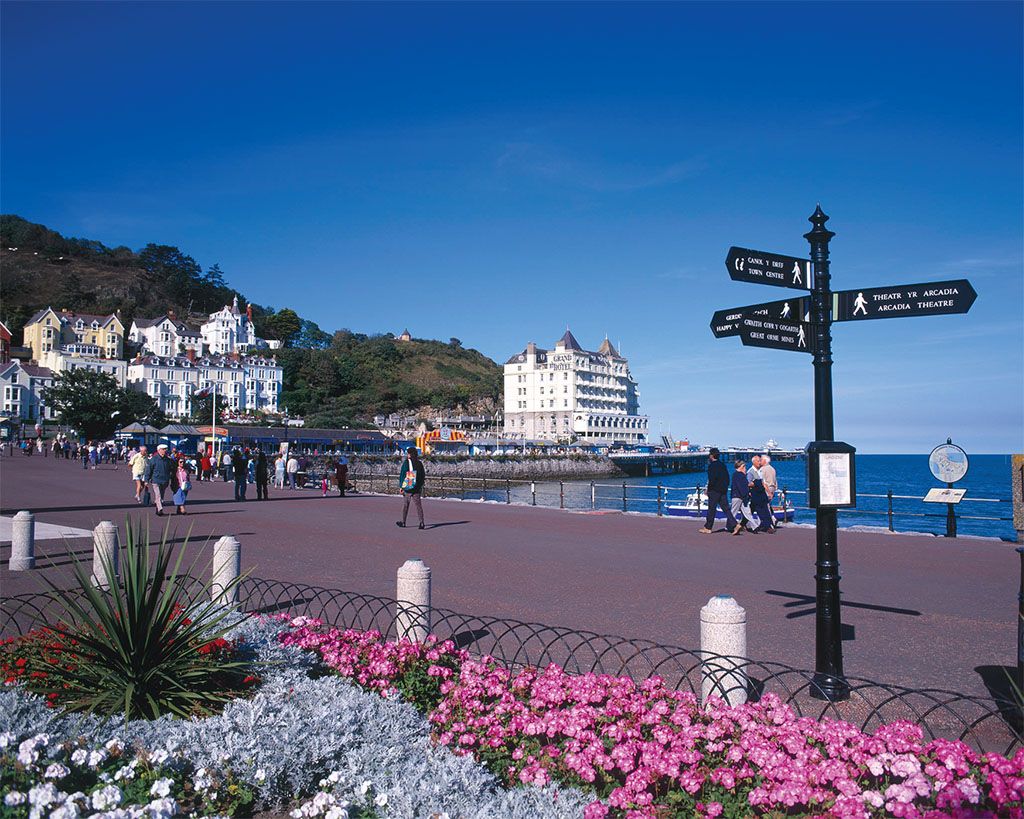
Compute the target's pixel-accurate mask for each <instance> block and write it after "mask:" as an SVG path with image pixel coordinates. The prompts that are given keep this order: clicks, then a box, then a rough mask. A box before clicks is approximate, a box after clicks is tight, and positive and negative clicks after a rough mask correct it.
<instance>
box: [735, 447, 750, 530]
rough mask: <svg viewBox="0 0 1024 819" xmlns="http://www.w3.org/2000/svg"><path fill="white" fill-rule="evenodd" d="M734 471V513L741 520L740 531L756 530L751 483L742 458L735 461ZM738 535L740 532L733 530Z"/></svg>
mask: <svg viewBox="0 0 1024 819" xmlns="http://www.w3.org/2000/svg"><path fill="white" fill-rule="evenodd" d="M735 467H736V471H735V472H733V473H732V515H733V517H734V518H736V520H738V521H739V522H740V531H742V530H743V529H746V530H747V531H748V532H753V531H754V513H753V512H752V511H751V510H750V484H748V483H747V464H746V462H745V461H743V460H742V459H737V460H736V462H735ZM733 534H735V535H738V534H739V532H738V531H737V532H733Z"/></svg>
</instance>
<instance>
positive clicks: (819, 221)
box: [804, 205, 835, 242]
mask: <svg viewBox="0 0 1024 819" xmlns="http://www.w3.org/2000/svg"><path fill="white" fill-rule="evenodd" d="M807 221H808V222H810V223H811V224H812V225H814V229H813V230H811V231H809V232H808V233H805V234H804V238H805V239H806V240H807V241H808V242H814V241H819V242H828V241H829V239H831V238H832V237H833V236H835V234H834V233H833V232H832V231H831V230H829V229H828V228H826V227H825V223H826V222H827V221H828V216H827V215H826V214H825V211H823V210H822V209H821V205H818V206H817V207H816V208H815V209H814V213H812V214H811V215H810V216H808V217H807Z"/></svg>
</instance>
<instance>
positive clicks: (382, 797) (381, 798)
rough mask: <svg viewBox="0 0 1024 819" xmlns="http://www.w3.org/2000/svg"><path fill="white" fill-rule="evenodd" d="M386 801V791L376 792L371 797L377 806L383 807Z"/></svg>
mask: <svg viewBox="0 0 1024 819" xmlns="http://www.w3.org/2000/svg"><path fill="white" fill-rule="evenodd" d="M387 803H388V795H387V794H386V793H381V794H378V795H377V796H375V797H374V798H373V804H375V805H376V806H377V807H378V808H383V807H384V806H385V805H386V804H387Z"/></svg>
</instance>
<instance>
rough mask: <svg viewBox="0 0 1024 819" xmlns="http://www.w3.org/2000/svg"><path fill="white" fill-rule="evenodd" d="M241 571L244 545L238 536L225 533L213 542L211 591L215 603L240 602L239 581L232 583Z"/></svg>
mask: <svg viewBox="0 0 1024 819" xmlns="http://www.w3.org/2000/svg"><path fill="white" fill-rule="evenodd" d="M241 573H242V545H241V544H240V543H239V542H238V539H237V538H234V537H232V536H231V535H224V537H222V538H221V539H220V540H218V541H217V542H216V543H214V544H213V580H212V582H211V584H210V592H211V596H212V598H213V602H214V603H219V604H220V605H222V606H234V605H237V604H238V583H234V585H231V584H232V583H233V582H234V581H236V580H237V579H238V577H239V575H241ZM229 587H230V588H229Z"/></svg>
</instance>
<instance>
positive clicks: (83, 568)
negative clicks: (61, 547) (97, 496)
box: [28, 521, 253, 719]
mask: <svg viewBox="0 0 1024 819" xmlns="http://www.w3.org/2000/svg"><path fill="white" fill-rule="evenodd" d="M187 546H188V537H186V538H185V540H184V542H183V543H182V544H181V547H180V548H179V550H178V556H177V559H176V560H175V562H174V564H173V567H172V566H171V558H172V548H171V545H170V544H169V543H168V536H167V530H166V529H165V530H164V532H163V535H162V537H161V539H160V542H159V544H158V545H157V547H156V550H155V554H154V555H152V556H151V554H150V547H149V537H148V528H147V530H146V531H144V530H143V529H142V527H141V526H133V525H132V524H131V522H130V521H129V522H128V524H127V526H126V543H125V545H124V547H123V548H122V550H121V560H120V569H121V571H120V582H112V583H111V585H110V587H109V588H98V587H97V586H96V585H94V582H93V579H92V577H91V576H90V571H89V566H88V564H84V563H82V562H81V561H79V560H77V559H76V560H75V561H74V564H73V571H74V576H75V580H76V581H77V587H75V588H73V589H71V591H70V592H67V591H62V590H60V589H58V588H57V586H56V585H55V584H54V583H53V581H52V580H50V579H49V578H47V583H49V585H50V587H51V589H52V594H53V595H54V596H55V597H56V598H57V599H58V600H59V601H60V602H61V605H62V607H63V609H64V615H65V616H64V618H63V619H62V621H61V622H60V623H58V624H56V625H54V626H52V627H51V631H52V633H53V634H54V635H55V636H56V638H57V640H58V647H59V650H58V651H57V652H53V651H50V652H46V653H37V654H35V655H33V656H30V657H29V658H28V659H29V663H30V665H31V666H32V668H33V670H34V671H38V672H40V673H41V674H43V675H44V676H42V677H40V676H38V675H37V677H36V678H34V680H35V681H33V679H30V680H29V681H28V685H29V687H30V688H32V689H36V688H42V689H43V690H45V691H49V692H52V691H59V692H60V695H59V702H60V704H61V706H62V707H64V708H65V709H67V710H71V711H86V712H89V713H94V714H97V715H101V716H113V715H115V714H119V713H120V714H124V716H125V718H126V719H156V718H157V717H159V716H161V715H163V714H173V715H176V716H179V717H185V716H191V715H205V714H209V713H212V712H214V711H216V710H219V707H220V706H222V705H223V704H224V703H225V702H227V701H229V700H231V699H234V698H235V697H237V696H238V694H239V691H240V690H241V689H243V688H244V687H245V683H246V682H251V681H252V680H253V677H252V664H251V663H250V662H248V661H247V660H245V659H244V658H240V657H239V656H237V655H236V653H235V652H234V651H232V650H231V648H230V646H228V645H227V644H226V643H225V641H224V640H223V637H224V634H225V633H226V632H227V631H228V630H229V629H230V624H229V623H227V622H226V618H228V616H229V615H230V614H231V610H230V609H228V608H225V607H223V606H221V605H218V604H215V603H213V602H212V601H211V589H210V584H206V585H204V586H203V587H202V591H201V592H198V593H196V594H194V595H186V593H185V590H184V588H183V586H182V583H180V582H179V581H181V580H183V579H185V578H186V577H188V576H189V575H183V574H182V572H181V566H182V561H183V558H184V556H185V551H186V548H187ZM102 560H103V568H104V570H105V573H106V576H107V577H108V578H113V577H115V569H114V566H113V563H112V561H111V560H110V559H109V558H108V557H107V556H106V555H103V557H102ZM197 562H198V558H197V560H196V561H193V563H192V567H191V568H192V569H193V570H194V568H195V566H196V563H197ZM189 574H191V572H189ZM204 574H205V572H204ZM237 583H238V580H235V581H233V582H232V583H229V584H228V585H227V587H226V589H225V591H227V592H230V590H231V589H233V588H234V586H235V585H236V584H237ZM51 648H52V646H51Z"/></svg>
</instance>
